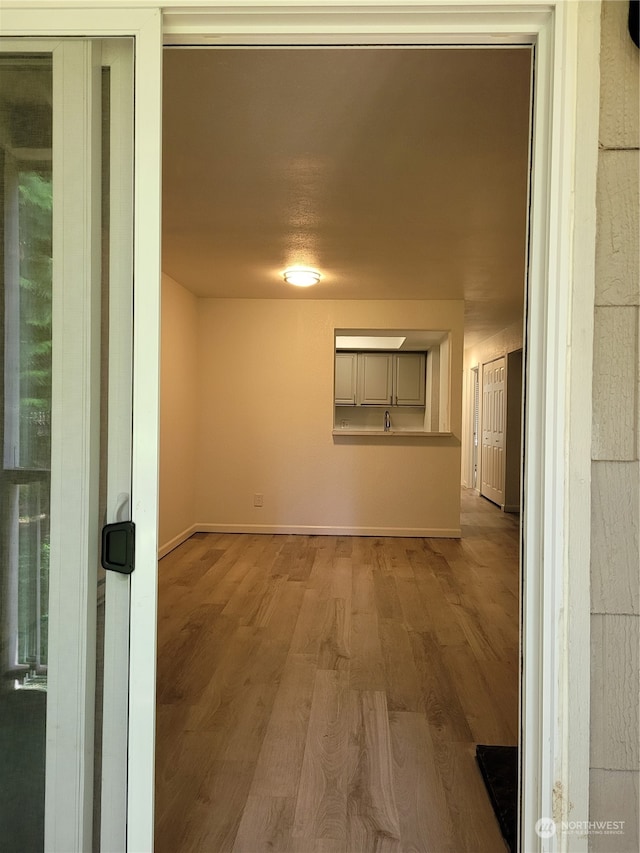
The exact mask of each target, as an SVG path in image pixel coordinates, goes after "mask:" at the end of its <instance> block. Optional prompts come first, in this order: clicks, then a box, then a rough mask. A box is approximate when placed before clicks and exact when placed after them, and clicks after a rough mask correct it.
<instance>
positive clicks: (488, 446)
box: [480, 358, 505, 506]
mask: <svg viewBox="0 0 640 853" xmlns="http://www.w3.org/2000/svg"><path fill="white" fill-rule="evenodd" d="M504 429H505V360H504V358H497V359H495V360H494V361H490V362H488V363H487V364H484V365H483V366H482V465H481V469H480V473H481V481H482V484H481V489H480V492H481V494H483V495H484V496H485V497H486V498H489V500H491V501H493V502H494V503H497V504H499V505H500V506H503V505H504V472H505V467H504V462H505V453H504Z"/></svg>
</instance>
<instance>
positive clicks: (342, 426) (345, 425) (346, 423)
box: [340, 421, 349, 429]
mask: <svg viewBox="0 0 640 853" xmlns="http://www.w3.org/2000/svg"><path fill="white" fill-rule="evenodd" d="M348 428H349V421H340V429H348Z"/></svg>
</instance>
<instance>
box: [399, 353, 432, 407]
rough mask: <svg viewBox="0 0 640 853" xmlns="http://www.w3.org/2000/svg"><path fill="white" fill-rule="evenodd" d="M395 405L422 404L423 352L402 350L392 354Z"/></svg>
mask: <svg viewBox="0 0 640 853" xmlns="http://www.w3.org/2000/svg"><path fill="white" fill-rule="evenodd" d="M393 359H394V367H395V371H394V377H393V378H394V383H393V385H394V388H393V393H394V397H393V404H394V405H395V406H424V390H425V363H426V359H425V354H424V353H423V352H402V353H397V354H396V355H394V356H393Z"/></svg>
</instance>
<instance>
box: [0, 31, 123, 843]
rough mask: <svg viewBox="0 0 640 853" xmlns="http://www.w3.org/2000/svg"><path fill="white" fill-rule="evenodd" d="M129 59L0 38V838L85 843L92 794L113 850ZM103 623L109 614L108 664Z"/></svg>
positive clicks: (97, 45) (95, 822)
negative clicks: (114, 567) (115, 540)
mask: <svg viewBox="0 0 640 853" xmlns="http://www.w3.org/2000/svg"><path fill="white" fill-rule="evenodd" d="M132 57H133V43H132V40H130V39H129V40H118V41H117V42H113V41H110V42H108V43H107V42H105V43H104V44H103V43H102V42H101V41H100V40H97V39H67V40H58V41H57V42H46V41H40V40H33V41H29V42H26V41H24V40H7V39H3V40H0V253H1V256H2V262H1V264H0V308H1V321H0V365H1V366H0V448H1V454H2V457H1V459H2V465H1V467H0V755H1V756H2V761H0V839H1V841H0V846H2V848H3V849H7V850H16V851H18V850H20V851H40V850H45V849H47V850H89V849H91V848H92V845H93V843H94V837H95V838H96V839H97V838H98V834H99V831H100V827H99V824H100V811H101V810H100V793H101V789H102V788H103V787H104V788H105V790H107V791H110V792H111V799H110V800H109V801H108V804H107V815H106V819H107V820H112V819H113V815H114V813H117V814H119V815H120V823H119V827H118V830H117V832H116V833H115V834H113V835H112V837H115V838H117V837H119V838H120V839H121V843H122V845H124V843H125V835H124V824H125V819H126V742H127V695H128V693H127V689H128V658H127V652H128V632H129V578H128V577H125V576H118V578H117V579H114V580H113V581H112V580H109V581H108V582H107V581H106V579H105V577H104V572H103V570H102V569H101V567H100V549H99V543H100V530H101V527H102V524H103V523H104V521H105V520H108V521H114V520H116V515H117V516H118V520H124V519H125V518H128V513H129V512H130V509H129V504H128V500H127V498H128V494H129V493H130V491H131V417H132V410H131V407H132V400H131V395H132V377H131V353H132V331H131V329H132V314H133V306H132V232H131V215H130V211H131V206H132V171H133V167H132V109H133V80H132ZM114 129H115V130H117V135H112V130H114ZM127 134H128V139H127ZM114 142H115V146H114V144H113V143H114ZM114 201H115V202H116V204H113V202H114ZM105 589H106V596H105ZM107 613H108V615H107ZM98 614H100V617H101V618H100V619H98ZM98 623H99V624H100V626H102V625H105V623H106V627H105V630H107V632H109V631H110V632H111V634H110V635H111V636H112V635H113V626H114V625H117V626H118V636H117V637H116V638H115V639H113V637H112V642H111V644H110V647H109V649H108V651H107V654H106V656H105V655H103V653H102V651H103V649H102V643H103V636H104V631H103V630H102V629H101V630H100V631H98V630H97V624H98ZM123 650H124V651H123ZM97 652H98V654H97ZM97 660H98V662H99V665H98V666H96V661H97ZM103 660H104V669H103V664H102V661H103ZM117 667H119V672H118V676H117V678H118V679H119V683H118V685H117V686H116V685H115V683H114V674H113V673H114V668H117ZM103 671H104V672H107V673H108V675H109V687H108V690H107V691H102V689H100V690H99V693H100V696H101V701H100V702H98V703H96V699H95V697H96V685H98V686H99V687H101V684H102V680H103ZM103 693H104V701H105V703H106V707H107V709H108V714H109V717H108V723H107V724H105V725H104V726H103V714H102V694H103ZM96 721H97V726H96ZM114 723H116V725H115V726H114ZM103 734H104V736H105V737H106V741H105V742H104V743H103ZM103 753H105V754H106V756H107V760H106V761H105V762H103V761H102V756H103ZM103 763H104V765H105V767H106V768H107V770H106V783H105V784H104V785H103V784H102V775H103V774H102V768H103ZM115 765H117V768H116V766H115ZM114 778H116V779H117V780H118V781H117V785H119V791H118V795H117V798H118V799H119V803H117V804H116V805H115V806H114V803H113V798H114V795H113V787H114V786H113V779H114ZM122 849H124V847H122Z"/></svg>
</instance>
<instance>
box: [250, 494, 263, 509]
mask: <svg viewBox="0 0 640 853" xmlns="http://www.w3.org/2000/svg"><path fill="white" fill-rule="evenodd" d="M263 500H264V495H259V494H257V493H256V494H255V495H254V496H253V505H254V506H262V502H263Z"/></svg>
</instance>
